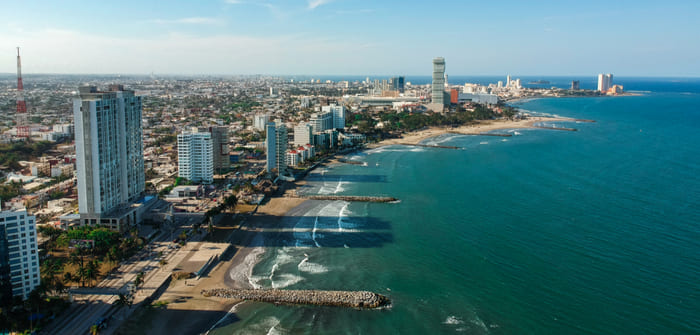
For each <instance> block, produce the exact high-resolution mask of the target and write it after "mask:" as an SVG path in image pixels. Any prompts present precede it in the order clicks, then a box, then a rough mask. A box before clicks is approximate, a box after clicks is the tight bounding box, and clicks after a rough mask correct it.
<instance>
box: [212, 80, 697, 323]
mask: <svg viewBox="0 0 700 335" xmlns="http://www.w3.org/2000/svg"><path fill="white" fill-rule="evenodd" d="M674 80H675V79H674ZM679 80H680V81H682V82H679V81H673V80H670V79H645V80H641V79H639V80H638V81H637V83H636V84H634V85H636V88H635V89H636V90H639V91H646V92H647V93H643V94H642V95H640V96H625V97H601V98H558V99H557V98H549V99H535V100H529V101H524V102H520V103H517V107H519V108H522V109H525V110H528V111H531V112H532V113H535V114H541V115H559V116H566V117H572V118H580V119H593V120H596V122H595V123H577V122H555V124H556V125H557V126H566V127H573V128H577V129H578V131H576V132H568V131H554V130H545V129H518V130H502V131H500V132H504V133H505V132H507V133H510V134H512V135H514V136H512V137H508V138H503V137H477V136H460V135H445V136H441V137H438V138H433V139H429V140H427V142H429V143H440V144H444V145H451V146H458V147H460V148H462V149H460V150H449V149H434V148H422V147H421V148H419V147H406V146H388V147H382V148H378V149H372V150H368V151H364V152H359V153H356V154H353V155H351V156H350V157H349V158H350V159H352V160H355V161H358V162H362V163H364V164H363V165H350V164H341V165H334V166H330V167H327V168H325V169H317V170H315V171H314V172H313V173H312V174H310V175H309V176H308V185H307V186H306V187H304V188H303V189H302V190H301V192H305V193H307V194H348V195H386V196H393V197H396V198H399V199H400V201H399V202H398V203H388V204H382V203H348V202H344V201H308V202H306V203H305V204H304V205H302V206H301V207H299V208H297V209H295V210H293V211H291V212H290V213H288V214H287V215H286V216H285V217H284V219H283V221H282V222H283V223H282V225H283V226H284V227H285V228H287V231H285V232H281V233H270V234H266V235H265V236H264V245H265V251H264V253H262V254H261V255H259V256H258V257H259V258H258V260H259V262H258V264H257V265H256V266H255V267H254V269H253V273H252V276H250V278H249V282H250V283H251V284H252V285H254V286H256V287H260V288H286V289H311V288H314V289H341V290H371V291H374V292H378V293H381V294H384V295H387V296H388V297H390V298H391V300H392V305H391V306H390V307H388V308H384V309H379V310H354V309H345V308H333V307H310V306H275V305H271V304H264V303H250V302H246V303H242V304H239V305H237V306H236V307H235V308H234V310H233V311H232V313H231V314H230V315H229V317H228V318H227V319H226V320H223V322H221V323H220V324H219V326H217V327H216V328H215V329H214V330H212V331H211V332H210V334H250V333H252V334H257V333H261V334H442V333H444V334H452V333H457V334H698V333H700V316H699V315H700V176H699V175H698V171H700V93H699V92H700V81H699V80H697V79H692V80H686V79H679ZM689 82H690V83H689ZM692 83H695V85H693V84H692ZM628 85H629V84H628ZM634 85H633V86H634ZM261 238H262V237H261Z"/></svg>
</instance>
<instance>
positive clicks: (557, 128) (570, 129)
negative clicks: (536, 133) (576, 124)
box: [532, 126, 578, 131]
mask: <svg viewBox="0 0 700 335" xmlns="http://www.w3.org/2000/svg"><path fill="white" fill-rule="evenodd" d="M532 128H540V129H551V130H564V131H578V129H576V128H564V127H547V126H532Z"/></svg>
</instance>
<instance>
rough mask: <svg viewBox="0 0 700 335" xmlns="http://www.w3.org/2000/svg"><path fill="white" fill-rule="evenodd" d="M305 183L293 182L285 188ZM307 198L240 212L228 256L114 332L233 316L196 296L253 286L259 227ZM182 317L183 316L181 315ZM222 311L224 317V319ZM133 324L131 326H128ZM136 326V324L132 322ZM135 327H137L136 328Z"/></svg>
mask: <svg viewBox="0 0 700 335" xmlns="http://www.w3.org/2000/svg"><path fill="white" fill-rule="evenodd" d="M545 121H571V120H570V119H563V118H553V117H529V118H527V119H525V120H514V121H511V120H489V121H481V122H479V123H477V124H472V125H468V126H462V127H458V128H438V127H431V128H428V129H425V130H421V131H417V132H411V133H408V134H404V136H403V137H402V138H397V139H387V140H383V141H380V142H378V143H372V144H370V145H368V146H367V147H368V148H376V147H380V146H385V145H395V144H409V145H411V144H419V143H420V142H421V141H424V140H426V139H428V138H431V137H436V136H439V135H443V134H447V133H457V134H466V135H475V134H480V133H484V132H489V131H493V130H499V129H523V128H532V127H533V126H534V125H535V124H536V123H538V122H545ZM334 163H338V160H337V157H335V158H331V159H329V160H328V161H327V162H326V163H325V164H334ZM304 183H305V182H304V181H298V182H296V183H294V184H293V186H292V187H291V188H290V189H288V190H287V191H286V192H293V189H294V188H298V187H300V186H302V185H303V184H304ZM306 201H308V200H305V199H300V198H294V197H285V196H284V195H278V196H275V197H272V198H269V200H267V202H265V203H264V204H262V205H260V206H259V207H258V209H257V211H256V212H255V213H254V214H250V215H248V216H244V217H245V218H244V220H243V221H242V222H241V224H240V227H238V229H235V231H234V232H233V235H232V240H231V242H232V244H233V246H234V247H235V248H236V251H235V253H234V254H233V256H232V257H231V258H230V259H228V260H222V261H221V262H220V263H219V264H218V265H216V266H215V267H214V269H212V270H211V272H210V273H209V274H208V275H207V276H205V277H202V278H201V279H199V280H195V279H190V280H187V281H184V280H180V281H173V282H172V283H171V284H170V286H169V287H168V289H167V290H166V291H165V292H164V293H163V294H162V295H161V296H160V297H158V298H157V299H156V301H161V302H167V304H165V305H163V306H160V307H153V308H141V309H139V310H137V311H136V312H135V313H134V315H132V317H131V318H130V320H129V322H128V323H129V324H130V325H126V324H125V325H124V326H123V327H121V328H120V329H119V330H120V332H117V333H122V334H127V333H129V334H140V333H143V334H175V333H188V334H189V333H206V332H207V331H208V330H210V329H211V328H212V327H214V328H217V327H219V326H221V325H225V324H227V323H229V322H233V321H235V320H237V318H236V317H235V315H234V316H231V315H230V314H229V313H235V307H234V306H236V304H238V303H240V301H235V300H226V299H221V298H211V297H210V298H205V297H203V296H201V295H200V292H201V291H202V290H204V289H213V288H221V287H231V288H239V289H250V288H256V287H254V285H253V284H252V283H251V282H250V281H249V278H250V275H251V273H252V270H253V267H254V266H255V264H256V263H257V261H258V258H259V257H260V255H261V254H262V253H264V249H265V246H264V239H263V235H262V234H261V233H262V232H264V231H265V229H270V228H273V229H274V228H278V227H279V225H280V223H281V219H282V218H283V217H284V216H285V215H290V211H291V212H295V213H296V212H299V211H303V210H304V207H305V206H303V204H304V202H306ZM185 315H186V317H185ZM227 315H228V317H227ZM131 325H133V326H131ZM136 325H138V326H136ZM136 327H138V328H136Z"/></svg>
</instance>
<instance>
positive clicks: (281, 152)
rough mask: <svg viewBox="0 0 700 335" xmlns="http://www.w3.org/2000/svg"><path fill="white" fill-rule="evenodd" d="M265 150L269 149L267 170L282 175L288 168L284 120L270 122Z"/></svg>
mask: <svg viewBox="0 0 700 335" xmlns="http://www.w3.org/2000/svg"><path fill="white" fill-rule="evenodd" d="M266 136H267V138H266V139H265V148H266V149H267V165H266V166H265V170H266V171H267V172H272V170H273V169H275V170H277V174H280V173H282V171H284V169H285V168H286V167H287V157H286V152H287V127H286V126H285V125H284V123H283V122H282V120H275V122H269V123H268V124H267V127H266Z"/></svg>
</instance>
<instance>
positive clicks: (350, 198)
mask: <svg viewBox="0 0 700 335" xmlns="http://www.w3.org/2000/svg"><path fill="white" fill-rule="evenodd" d="M297 197H299V198H303V199H310V200H342V201H360V202H394V201H397V200H399V199H396V198H394V197H366V196H358V195H297Z"/></svg>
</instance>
